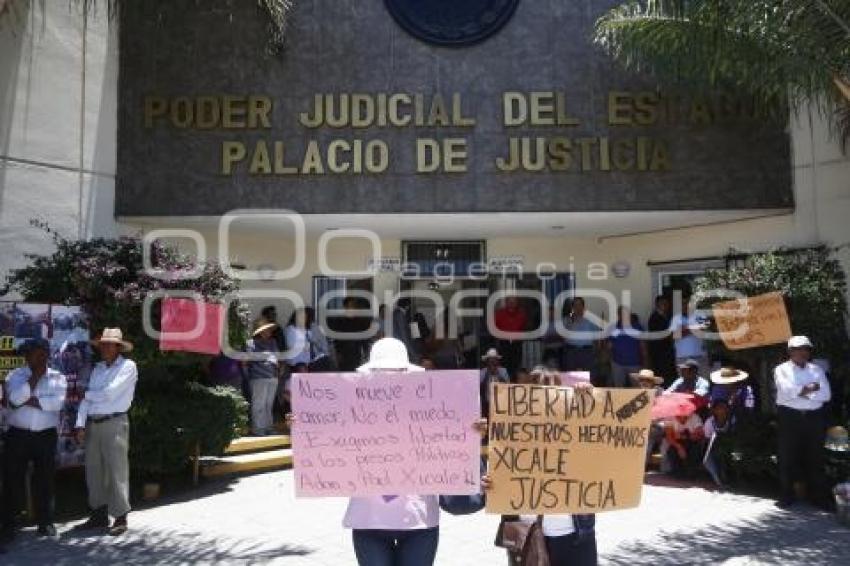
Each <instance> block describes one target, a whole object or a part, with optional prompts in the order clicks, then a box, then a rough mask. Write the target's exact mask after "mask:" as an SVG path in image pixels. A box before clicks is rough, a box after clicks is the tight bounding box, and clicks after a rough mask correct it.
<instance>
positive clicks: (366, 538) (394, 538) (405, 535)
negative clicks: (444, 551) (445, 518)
mask: <svg viewBox="0 0 850 566" xmlns="http://www.w3.org/2000/svg"><path fill="white" fill-rule="evenodd" d="M351 533H352V534H351V536H352V539H353V540H354V554H355V555H356V556H357V563H358V564H359V565H360V566H432V565H433V564H434V559H435V558H436V556H437V543H438V542H439V540H440V527H433V528H430V529H414V530H407V531H389V530H378V529H354V530H353V531H352V532H351Z"/></svg>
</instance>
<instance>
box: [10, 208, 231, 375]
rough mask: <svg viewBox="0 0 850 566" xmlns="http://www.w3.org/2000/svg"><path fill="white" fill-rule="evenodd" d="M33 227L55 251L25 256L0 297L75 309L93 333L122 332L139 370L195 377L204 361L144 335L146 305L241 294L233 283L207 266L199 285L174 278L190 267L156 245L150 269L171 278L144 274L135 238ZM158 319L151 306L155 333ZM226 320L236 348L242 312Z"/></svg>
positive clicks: (196, 281) (179, 256)
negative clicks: (177, 294) (155, 296)
mask: <svg viewBox="0 0 850 566" xmlns="http://www.w3.org/2000/svg"><path fill="white" fill-rule="evenodd" d="M32 223H33V224H34V225H36V226H39V227H41V228H43V229H44V230H45V231H46V232H47V233H48V234H50V235H51V236H52V238H53V243H54V244H55V246H56V251H55V252H53V253H52V254H50V255H35V254H30V255H28V256H27V259H28V260H30V262H31V263H30V265H28V266H26V267H23V268H21V269H16V270H13V271H12V272H11V273H10V274H9V275H8V276H7V278H6V282H5V285H4V286H3V287H2V288H0V296H2V295H5V294H7V293H9V292H11V291H17V292H18V293H20V294H21V295H22V296H23V297H24V299H25V300H27V301H31V302H41V303H58V304H67V305H80V306H82V307H83V308H84V309H85V311H86V313H87V314H88V316H89V320H90V325H91V328H92V329H93V330H94V331H95V332H97V331H99V330H100V329H102V328H104V327H107V326H110V327H111V326H118V327H120V328H121V329H122V330H123V332H124V336H125V337H126V338H127V339H129V340H131V341H132V342H133V343H134V345H135V349H134V351H133V359H134V360H135V361H136V363H137V364H138V365H139V367H140V369H141V368H151V369H155V370H156V371H160V370H162V369H164V368H165V369H170V370H171V372H172V373H175V372H176V373H178V374H179V375H180V376H181V377H185V378H189V379H192V378H194V377H196V376H197V375H198V370H199V366H198V364H200V363H203V362H204V361H205V358H204V357H203V356H200V355H195V354H186V353H175V352H160V351H159V345H158V343H157V342H156V341H155V340H153V339H151V338H150V337H149V336H147V335H146V334H145V333H144V331H143V328H142V314H143V313H142V305H143V301H144V298H145V296H146V295H147V294H148V293H150V292H153V291H159V290H188V291H195V292H197V293H200V295H202V296H203V297H204V299H205V300H207V301H210V302H215V301H217V300H220V299H222V298H223V297H224V296H225V295H227V294H228V293H230V292H233V291H236V290H238V288H239V287H238V282H237V281H236V280H234V279H232V278H230V277H228V276H227V275H226V274H225V273H224V271H222V269H221V267H220V266H218V265H217V264H213V263H209V264H205V265H204V266H203V270H202V272H201V274H200V275H199V276H198V277H197V278H194V279H180V278H179V277H178V276H179V274H180V273H181V272H185V270H187V269H190V268H191V267H192V265H193V261H194V260H193V259H192V258H191V257H190V256H189V255H187V254H184V253H181V252H179V251H178V250H177V249H176V248H173V247H168V246H164V245H162V244H161V243H160V242H159V241H156V242H154V243H153V244H152V245H151V246H152V247H151V251H150V257H151V263H152V265H153V267H154V268H156V269H157V270H160V271H163V272H165V273H171V274H173V276H172V277H169V278H167V279H160V278H156V277H153V276H152V275H151V274H149V273H147V272H146V271H145V270H144V267H143V264H142V262H143V252H142V240H141V239H140V238H137V237H120V238H109V239H107V238H94V239H91V240H68V239H66V238H63V237H62V236H60V235H59V234H57V233H56V232H55V231H53V230H52V229H50V227H49V226H47V225H46V224H44V223H40V222H36V221H33V222H32ZM159 316H160V311H159V303H158V302H154V303H153V308H152V313H151V322H152V325H153V327H154V328H158V325H159ZM228 317H229V323H230V324H229V328H230V331H231V336H230V338H231V344H234V345H236V344H240V343H241V342H242V340H243V338H244V329H245V328H246V322H247V313H246V312H245V311H244V310H243V309H242V308H241V307H239V305H238V304H236V303H234V306H233V307H232V308H231V309H230V312H229V313H228Z"/></svg>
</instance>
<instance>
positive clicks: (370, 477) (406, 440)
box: [291, 370, 481, 497]
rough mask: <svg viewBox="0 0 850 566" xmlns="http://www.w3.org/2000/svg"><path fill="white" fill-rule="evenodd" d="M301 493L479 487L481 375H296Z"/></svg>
mask: <svg viewBox="0 0 850 566" xmlns="http://www.w3.org/2000/svg"><path fill="white" fill-rule="evenodd" d="M291 391H292V409H293V415H294V417H295V422H294V424H293V430H292V448H293V458H294V467H295V494H296V496H298V497H328V496H330V497H334V496H345V497H350V496H364V495H387V496H389V495H402V494H419V495H438V494H452V495H461V494H472V493H478V491H479V484H480V472H481V469H480V450H481V435H480V434H479V433H478V431H476V430H475V429H474V428H473V424H474V423H475V422H476V421H477V420H478V419H479V418H480V414H481V413H480V411H481V410H480V408H479V399H478V394H479V393H478V392H479V389H478V372H477V371H475V370H471V371H468V370H460V371H420V372H408V373H398V372H395V373H393V372H387V373H377V372H375V373H371V374H357V373H311V374H307V373H303V374H302V373H299V374H295V375H293V377H292V386H291Z"/></svg>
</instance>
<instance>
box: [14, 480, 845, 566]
mask: <svg viewBox="0 0 850 566" xmlns="http://www.w3.org/2000/svg"><path fill="white" fill-rule="evenodd" d="M653 483H655V484H658V483H659V482H657V481H655V482H653ZM344 508H345V501H343V500H339V499H316V500H298V501H296V500H295V499H294V497H293V488H292V473H291V472H288V471H285V472H275V473H268V474H264V475H257V476H252V477H245V478H240V479H236V480H230V481H218V482H214V483H208V484H206V485H205V486H204V487H202V488H201V489H199V490H197V491H193V492H191V493H188V494H186V495H184V496H183V497H181V498H179V499H172V500H167V501H164V502H162V503H161V504H160V505H158V506H156V507H150V508H147V509H142V510H139V511H138V512H135V513H134V514H132V515H131V526H132V530H131V531H130V532H129V533H127V534H126V535H125V536H123V537H121V538H118V539H110V538H108V537H104V538H85V537H79V536H77V535H75V534H73V533H71V532H68V529H69V528H70V527H71V526H72V525H70V524H66V525H61V526H60V532H61V534H62V536H61V538H60V539H59V540H58V541H43V540H40V539H36V538H35V536H34V533H33V532H32V531H31V530H28V531H26V532H24V533H23V534H22V535H21V536H20V537H19V538H18V540H17V541H16V542H15V544H14V545H13V546H12V547H11V548H10V549H9V553H8V554H6V555H2V556H0V563H2V564H8V565H13V564H38V565H43V564H60V565H61V564H69V565H70V564H73V565H75V566H76V565H89V564H197V563H206V564H210V563H218V564H285V565H293V566H317V565H325V566H345V565H350V564H354V557H353V554H352V551H351V543H350V540H349V537H350V533H349V532H348V531H344V530H343V529H342V528H341V527H340V521H341V518H342V515H343V511H344ZM496 524H497V518H496V517H493V516H487V515H484V514H483V513H478V514H476V515H473V516H467V517H451V516H446V515H444V516H443V521H442V527H441V533H440V536H441V540H440V549H439V554H438V557H437V564H438V565H440V566H466V565H470V566H481V565H486V566H490V565H501V564H505V560H504V557H503V554H502V553H501V552H500V551H499V550H498V549H496V548H494V547H493V536H494V533H495V530H496ZM598 541H599V549H600V555H601V562H602V563H603V564H610V565H623V566H637V565H644V564H646V565H673V564H734V565H740V564H782V565H793V564H806V565H810V566H811V565H816V564H835V565H847V564H850V530H848V529H847V528H846V527H841V526H839V525H838V524H837V523H836V522H835V520H834V517H832V516H831V515H826V514H823V513H819V512H816V511H814V510H812V509H808V508H803V509H799V510H796V511H795V512H793V513H791V512H783V511H778V510H776V509H775V508H774V507H773V505H772V501H770V500H765V499H758V498H753V497H746V496H740V495H731V494H718V493H712V492H710V491H707V490H705V489H702V488H698V487H682V486H676V485H669V484H668V485H647V486H646V488H645V490H644V496H643V504H642V505H641V507H639V508H637V509H634V510H629V511H621V512H616V513H607V514H604V515H600V516H599V527H598Z"/></svg>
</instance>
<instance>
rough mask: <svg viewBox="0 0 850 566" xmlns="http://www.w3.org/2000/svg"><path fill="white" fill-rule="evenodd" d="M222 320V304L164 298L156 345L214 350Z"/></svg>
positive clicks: (194, 350)
mask: <svg viewBox="0 0 850 566" xmlns="http://www.w3.org/2000/svg"><path fill="white" fill-rule="evenodd" d="M223 320H224V307H223V306H222V305H217V304H210V303H202V302H195V301H193V300H191V299H175V298H165V299H163V300H162V317H161V319H160V329H161V332H162V336H161V337H160V340H159V349H160V350H162V351H163V352H164V351H166V350H177V351H182V352H197V353H200V354H218V353H219V352H220V351H221V327H222V322H223Z"/></svg>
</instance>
